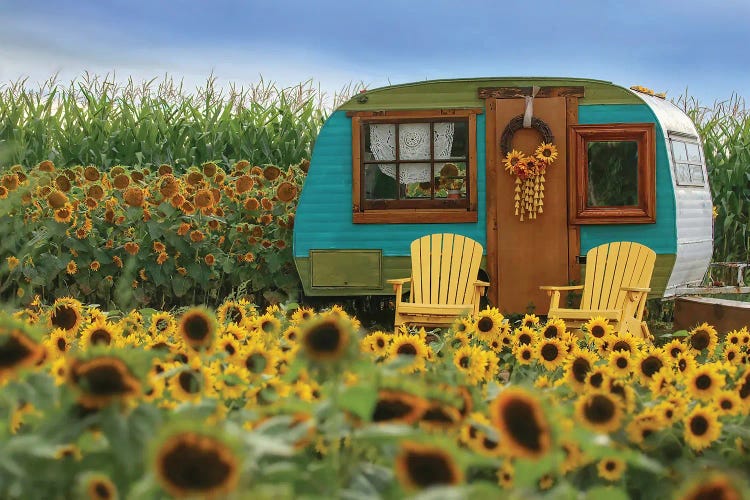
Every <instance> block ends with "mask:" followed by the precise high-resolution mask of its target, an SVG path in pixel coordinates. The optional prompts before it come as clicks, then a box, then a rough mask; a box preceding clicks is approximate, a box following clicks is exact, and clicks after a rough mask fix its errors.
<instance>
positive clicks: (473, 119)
mask: <svg viewBox="0 0 750 500" xmlns="http://www.w3.org/2000/svg"><path fill="white" fill-rule="evenodd" d="M466 153H467V154H468V155H469V164H468V165H467V169H468V170H467V172H466V174H467V176H468V177H469V178H468V182H467V184H466V194H467V195H468V196H469V211H471V212H476V211H477V186H478V182H477V154H478V153H477V115H476V113H472V114H470V115H469V150H468V151H467V152H466Z"/></svg>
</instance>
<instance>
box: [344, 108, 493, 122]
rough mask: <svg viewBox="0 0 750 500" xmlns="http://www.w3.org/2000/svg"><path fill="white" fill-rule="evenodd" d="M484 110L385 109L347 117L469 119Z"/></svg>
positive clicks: (351, 113)
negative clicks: (468, 117) (452, 117)
mask: <svg viewBox="0 0 750 500" xmlns="http://www.w3.org/2000/svg"><path fill="white" fill-rule="evenodd" d="M483 112H484V110H483V109H482V108H442V109H384V110H379V111H347V112H346V116H348V117H350V118H352V117H355V116H357V117H360V118H368V119H371V118H372V119H374V120H373V121H376V120H378V119H383V120H386V121H389V119H392V118H440V117H451V116H454V117H467V116H470V115H481V114H482V113H483Z"/></svg>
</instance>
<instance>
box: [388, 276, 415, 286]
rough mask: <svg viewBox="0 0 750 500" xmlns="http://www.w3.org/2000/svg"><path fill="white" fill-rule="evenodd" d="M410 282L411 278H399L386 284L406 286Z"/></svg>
mask: <svg viewBox="0 0 750 500" xmlns="http://www.w3.org/2000/svg"><path fill="white" fill-rule="evenodd" d="M409 281H411V277H409V278H397V279H392V280H386V283H388V284H390V285H404V284H406V283H408V282H409Z"/></svg>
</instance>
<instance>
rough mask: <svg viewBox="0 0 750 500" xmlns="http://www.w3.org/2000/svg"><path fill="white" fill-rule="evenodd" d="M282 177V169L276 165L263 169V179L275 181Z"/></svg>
mask: <svg viewBox="0 0 750 500" xmlns="http://www.w3.org/2000/svg"><path fill="white" fill-rule="evenodd" d="M280 175H281V169H280V168H279V167H277V166H275V165H267V166H266V167H264V168H263V177H265V178H266V180H269V181H274V180H276V179H278V177H279V176H280Z"/></svg>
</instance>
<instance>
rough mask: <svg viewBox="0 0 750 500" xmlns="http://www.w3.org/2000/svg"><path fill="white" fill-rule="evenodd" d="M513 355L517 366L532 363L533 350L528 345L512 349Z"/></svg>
mask: <svg viewBox="0 0 750 500" xmlns="http://www.w3.org/2000/svg"><path fill="white" fill-rule="evenodd" d="M513 355H514V356H515V357H516V361H518V363H519V364H522V365H528V364H531V362H532V361H534V348H533V347H531V346H530V345H524V344H520V345H517V346H515V347H514V348H513Z"/></svg>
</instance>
